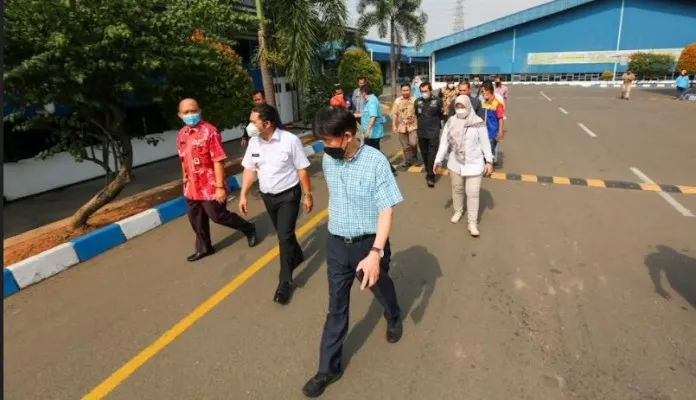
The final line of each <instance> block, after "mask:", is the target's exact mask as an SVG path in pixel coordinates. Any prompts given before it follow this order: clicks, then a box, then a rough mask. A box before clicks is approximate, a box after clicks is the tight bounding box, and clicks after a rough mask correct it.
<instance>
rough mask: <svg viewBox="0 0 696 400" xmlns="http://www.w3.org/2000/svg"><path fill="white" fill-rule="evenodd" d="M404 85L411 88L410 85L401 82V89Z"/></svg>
mask: <svg viewBox="0 0 696 400" xmlns="http://www.w3.org/2000/svg"><path fill="white" fill-rule="evenodd" d="M405 87H407V88H409V89H410V88H411V85H409V84H408V83H402V84H401V88H402V89H403V88H405Z"/></svg>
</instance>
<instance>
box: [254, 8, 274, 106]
mask: <svg viewBox="0 0 696 400" xmlns="http://www.w3.org/2000/svg"><path fill="white" fill-rule="evenodd" d="M256 17H257V18H258V19H259V30H258V32H257V36H258V39H259V55H260V57H259V69H260V70H261V83H262V84H263V91H264V94H265V95H266V103H267V104H269V105H272V106H273V107H275V106H276V102H275V86H274V85H273V75H272V74H271V71H270V69H269V68H268V63H267V62H266V57H265V55H264V52H265V51H266V31H265V30H264V28H263V23H264V20H263V5H262V4H261V0H256Z"/></svg>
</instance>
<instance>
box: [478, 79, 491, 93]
mask: <svg viewBox="0 0 696 400" xmlns="http://www.w3.org/2000/svg"><path fill="white" fill-rule="evenodd" d="M481 88H482V89H486V90H487V91H488V92H490V93H494V91H493V82H491V81H484V82H483V84H482V85H481Z"/></svg>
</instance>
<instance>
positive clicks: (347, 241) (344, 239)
mask: <svg viewBox="0 0 696 400" xmlns="http://www.w3.org/2000/svg"><path fill="white" fill-rule="evenodd" d="M331 236H333V237H335V238H336V239H338V240H340V241H342V242H343V243H345V244H353V243H359V242H362V241H365V240H368V239H374V238H375V236H376V235H375V234H374V233H369V234H367V235H360V236H354V237H346V236H338V235H334V234H333V233H332V234H331Z"/></svg>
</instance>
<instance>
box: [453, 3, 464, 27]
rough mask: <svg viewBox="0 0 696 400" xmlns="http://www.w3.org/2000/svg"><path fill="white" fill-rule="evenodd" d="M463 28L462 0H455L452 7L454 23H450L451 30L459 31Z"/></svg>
mask: <svg viewBox="0 0 696 400" xmlns="http://www.w3.org/2000/svg"><path fill="white" fill-rule="evenodd" d="M463 30H464V0H457V4H456V6H455V8H454V24H452V32H460V31H463Z"/></svg>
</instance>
